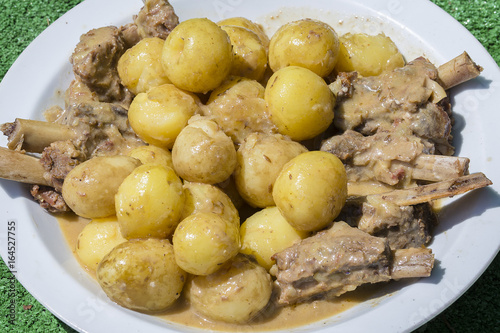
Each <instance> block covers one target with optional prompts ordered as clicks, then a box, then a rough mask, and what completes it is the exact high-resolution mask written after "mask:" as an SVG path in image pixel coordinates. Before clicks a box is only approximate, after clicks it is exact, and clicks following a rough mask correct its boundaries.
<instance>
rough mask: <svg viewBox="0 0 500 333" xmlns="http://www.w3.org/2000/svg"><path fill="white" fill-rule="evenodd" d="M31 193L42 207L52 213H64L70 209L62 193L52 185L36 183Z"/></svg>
mask: <svg viewBox="0 0 500 333" xmlns="http://www.w3.org/2000/svg"><path fill="white" fill-rule="evenodd" d="M30 193H31V195H32V196H33V198H34V199H35V200H36V201H38V203H39V204H40V207H42V208H43V209H45V210H47V211H49V212H51V213H64V212H69V211H70V209H69V207H68V205H66V202H65V201H64V199H63V197H62V195H61V193H59V192H56V191H54V189H53V188H51V187H48V186H39V185H34V186H33V187H32V188H31V191H30Z"/></svg>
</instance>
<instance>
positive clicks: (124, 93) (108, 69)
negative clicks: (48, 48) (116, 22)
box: [70, 26, 132, 103]
mask: <svg viewBox="0 0 500 333" xmlns="http://www.w3.org/2000/svg"><path fill="white" fill-rule="evenodd" d="M126 49H127V41H126V40H125V38H124V36H123V32H122V30H121V29H119V28H117V27H113V26H109V27H103V28H98V29H92V30H90V31H89V32H87V33H86V34H84V35H82V36H81V37H80V42H79V43H78V44H77V46H76V48H75V50H74V52H73V54H72V56H71V59H70V61H71V64H73V72H74V73H75V76H76V78H78V79H80V80H81V82H83V83H84V84H85V85H87V86H88V87H89V88H90V89H91V90H92V91H93V92H95V93H96V94H97V96H98V97H99V101H101V102H117V101H125V102H127V103H129V102H130V101H131V99H132V94H131V93H130V92H129V91H128V89H127V88H125V87H124V86H123V85H122V84H121V82H120V77H119V76H118V70H117V69H116V66H117V64H118V60H119V59H120V57H121V56H122V55H123V53H124V52H125V51H126Z"/></svg>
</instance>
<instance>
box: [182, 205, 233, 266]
mask: <svg viewBox="0 0 500 333" xmlns="http://www.w3.org/2000/svg"><path fill="white" fill-rule="evenodd" d="M172 243H173V245H174V252H175V260H176V262H177V264H178V265H179V267H181V268H182V269H183V270H185V271H186V272H188V273H191V274H195V275H208V274H211V273H213V272H215V271H216V270H218V269H219V268H220V266H221V265H222V264H224V263H225V262H226V261H228V260H229V259H231V258H233V257H234V256H235V255H236V254H237V253H238V251H239V250H240V234H239V227H238V226H236V225H235V224H234V223H233V222H231V221H228V220H226V219H225V218H223V217H222V216H220V215H218V214H215V213H203V212H200V213H195V214H192V215H189V216H188V217H186V218H185V219H184V220H182V221H181V223H179V225H178V226H177V229H176V230H175V232H174V237H173V238H172Z"/></svg>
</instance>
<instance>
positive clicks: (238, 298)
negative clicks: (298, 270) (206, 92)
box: [186, 255, 272, 323]
mask: <svg viewBox="0 0 500 333" xmlns="http://www.w3.org/2000/svg"><path fill="white" fill-rule="evenodd" d="M186 293H187V298H188V299H189V301H190V303H191V305H192V306H193V308H194V309H195V311H196V312H198V313H200V314H201V315H204V316H206V317H207V318H210V319H213V320H219V321H223V322H228V323H245V322H248V321H250V320H251V319H253V318H255V317H256V316H257V315H258V314H259V312H260V311H263V310H264V309H265V307H266V306H267V304H268V303H269V300H270V298H271V293H272V280H271V276H270V275H269V274H268V273H267V272H266V270H265V269H264V268H263V267H261V266H259V265H258V264H256V263H254V262H252V261H250V260H249V259H248V258H246V257H245V256H243V255H238V256H236V257H235V258H234V259H233V260H231V261H229V262H228V263H226V264H225V265H223V266H222V267H221V268H220V269H219V270H218V271H217V272H215V273H213V274H210V275H208V276H196V277H194V278H193V279H191V280H190V281H188V283H187V284H186Z"/></svg>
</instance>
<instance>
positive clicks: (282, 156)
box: [234, 133, 307, 208]
mask: <svg viewBox="0 0 500 333" xmlns="http://www.w3.org/2000/svg"><path fill="white" fill-rule="evenodd" d="M306 151H307V148H306V147H304V146H303V145H301V144H300V143H298V142H295V141H292V140H290V139H288V138H286V137H284V136H282V135H280V134H264V133H252V134H250V135H249V136H248V137H247V138H246V139H245V141H244V142H243V143H242V144H241V145H240V147H239V148H238V151H237V157H238V166H237V167H236V170H235V173H234V179H235V181H236V187H237V189H238V192H239V193H240V194H241V196H242V197H243V199H244V200H245V201H246V202H247V203H249V204H250V205H252V206H254V207H261V208H264V207H268V206H274V199H273V195H272V193H273V185H274V181H275V180H276V177H278V174H279V173H280V171H281V169H282V168H283V165H285V164H286V163H287V162H288V161H290V160H291V159H292V158H294V157H295V156H298V155H300V154H301V153H305V152H306Z"/></svg>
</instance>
